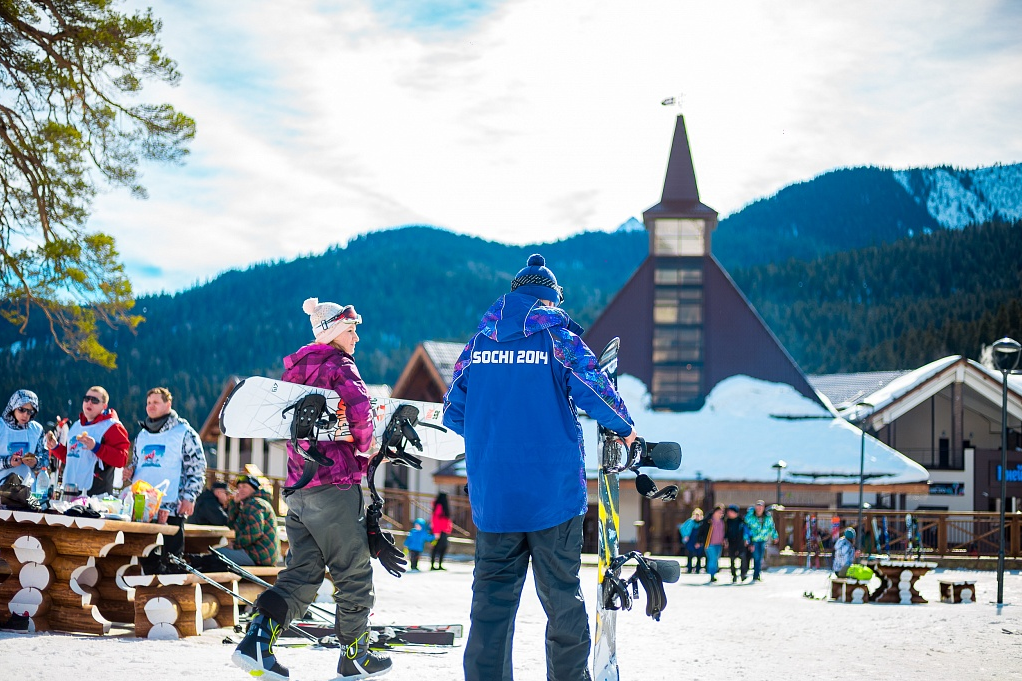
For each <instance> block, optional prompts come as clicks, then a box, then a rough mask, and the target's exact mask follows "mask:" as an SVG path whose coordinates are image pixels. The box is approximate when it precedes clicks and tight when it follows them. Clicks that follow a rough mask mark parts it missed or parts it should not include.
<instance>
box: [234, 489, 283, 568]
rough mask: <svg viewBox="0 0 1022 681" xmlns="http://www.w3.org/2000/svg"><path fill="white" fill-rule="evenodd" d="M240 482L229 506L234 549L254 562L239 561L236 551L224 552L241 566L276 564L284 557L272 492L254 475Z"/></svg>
mask: <svg viewBox="0 0 1022 681" xmlns="http://www.w3.org/2000/svg"><path fill="white" fill-rule="evenodd" d="M237 483H238V487H237V489H236V490H235V492H234V498H233V499H231V502H230V504H229V505H228V507H227V526H228V527H229V528H231V529H232V530H234V542H233V544H232V547H231V548H233V549H235V550H240V551H243V552H244V553H245V555H246V556H247V557H248V558H249V559H250V560H251V562H246V561H244V560H237V558H236V557H235V556H237V555H238V554H237V553H236V551H235V552H227V551H224V554H225V555H226V556H227V557H228V558H231V559H232V560H234V562H236V563H238V564H239V565H274V564H276V562H277V559H278V558H279V557H280V542H279V541H278V540H277V513H276V512H275V511H274V510H273V503H272V501H271V499H270V495H269V494H267V492H266V490H264V489H262V488H261V486H260V485H259V481H258V480H256V479H255V478H253V477H251V476H248V475H241V476H238V480H237Z"/></svg>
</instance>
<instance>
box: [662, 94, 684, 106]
mask: <svg viewBox="0 0 1022 681" xmlns="http://www.w3.org/2000/svg"><path fill="white" fill-rule="evenodd" d="M681 97H682V95H677V96H676V97H668V98H667V99H665V100H663V101H662V102H660V105H661V106H676V107H678V108H679V109H680V108H681Z"/></svg>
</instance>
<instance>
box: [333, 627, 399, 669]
mask: <svg viewBox="0 0 1022 681" xmlns="http://www.w3.org/2000/svg"><path fill="white" fill-rule="evenodd" d="M342 645H343V644H342ZM392 666H394V663H393V662H391V661H390V658H389V657H388V656H386V655H383V654H382V653H378V652H376V651H374V650H369V632H368V631H367V632H365V633H364V634H362V635H361V636H359V637H358V638H357V639H355V640H354V641H353V642H352V643H350V644H348V645H347V646H346V647H345V648H344V649H343V650H341V659H340V661H339V662H338V663H337V675H338V676H337V678H338V679H345V680H347V679H369V678H375V677H377V676H383V675H384V674H386V673H387V672H389V671H390V668H391V667H392Z"/></svg>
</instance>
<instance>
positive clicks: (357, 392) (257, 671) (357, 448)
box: [232, 298, 403, 681]
mask: <svg viewBox="0 0 1022 681" xmlns="http://www.w3.org/2000/svg"><path fill="white" fill-rule="evenodd" d="M302 309H303V310H304V311H305V313H306V314H308V315H309V321H310V322H311V324H312V332H313V334H314V335H315V337H316V340H315V342H314V343H311V344H309V345H306V346H305V347H303V348H301V349H299V350H298V352H296V353H294V354H293V355H289V356H287V357H285V358H284V375H283V380H285V381H290V382H292V383H302V384H304V385H311V386H316V387H319V388H329V389H331V390H334V391H335V392H337V394H338V395H340V398H341V400H342V401H343V402H344V405H345V408H346V410H347V411H346V418H347V421H348V424H349V426H350V430H351V441H349V442H334V441H329V442H328V441H324V442H319V443H318V448H319V451H320V453H321V454H323V455H324V456H325V457H327V458H329V459H331V460H332V461H333V462H334V463H333V465H332V466H321V467H320V468H319V470H318V471H317V472H316V474H315V476H314V477H313V478H312V481H311V482H310V483H309V484H308V485H307V486H305V487H302V488H300V489H297V490H295V491H294V492H293V493H291V494H289V495H288V496H287V505H288V514H287V519H286V521H285V527H286V528H287V538H288V541H289V542H290V546H289V552H288V556H287V560H286V567H285V569H284V570H283V571H282V572H281V573H280V575H279V576H278V577H277V582H276V584H275V585H274V586H273V588H271V589H267V590H266V591H264V592H263V593H262V594H261V595H260V596H259V599H258V600H257V601H256V606H257V608H258V611H259V613H258V614H257V615H256V617H254V618H253V619H252V622H251V624H249V628H248V633H247V634H246V635H245V638H244V639H243V640H242V641H241V643H240V644H238V647H237V649H236V650H235V651H234V657H233V658H232V659H233V661H234V663H235V664H236V665H238V666H239V667H241V668H242V669H245V670H247V671H249V673H251V674H252V675H253V676H259V677H260V678H262V679H271V680H273V681H281V680H282V679H287V678H288V671H287V669H286V668H285V667H284V666H282V665H281V664H280V663H279V662H278V661H277V660H276V657H275V656H274V652H273V644H274V643H275V642H276V640H277V636H278V635H280V632H281V631H282V630H283V629H284V628H285V627H286V626H287V625H288V624H289V623H290V622H291V621H292V620H293V619H296V618H297V619H300V618H301V617H302V616H304V614H305V611H306V609H307V608H308V607H309V604H310V603H312V602H313V600H315V598H316V593H317V592H318V591H319V588H320V585H321V584H322V583H323V578H324V577H325V569H326V568H328V567H329V568H330V578H331V579H332V580H333V583H334V586H335V589H334V600H335V602H336V603H337V619H336V623H335V630H336V632H337V638H338V640H339V641H340V643H341V644H342V649H341V657H340V661H339V662H338V663H337V673H338V674H339V675H340V676H339V678H341V679H360V678H366V677H369V676H379V675H381V674H385V673H386V672H387V671H389V670H390V668H391V666H392V662H391V660H390V658H388V657H387V656H385V655H381V654H380V653H377V652H375V651H371V650H369V612H370V610H371V609H372V607H373V602H374V600H375V598H374V594H373V568H372V566H371V565H370V563H369V558H370V546H369V539H368V536H367V535H366V522H365V513H364V507H363V499H362V488H361V486H360V483H361V482H362V476H363V475H364V474H365V473H366V470H367V468H368V463H369V460H368V458H367V457H368V456H369V452H370V451H371V447H372V439H373V424H372V414H371V408H370V404H369V394H368V393H367V392H366V385H365V383H364V382H363V381H362V377H361V376H360V375H359V373H358V368H357V367H356V366H355V361H354V359H352V355H353V354H354V353H355V344H356V343H357V342H358V333H357V331H356V329H355V327H356V326H357V325H358V324H361V323H362V317H361V316H360V315H359V314H358V313H357V312H355V308H354V307H353V306H351V305H347V306H344V307H342V306H340V305H337V304H336V303H320V302H319V301H318V300H317V299H316V298H309V299H308V300H306V301H305V304H304V305H303V306H302ZM287 449H288V466H287V485H288V486H289V487H291V486H294V485H295V483H297V482H298V481H299V479H300V478H301V476H302V472H303V468H304V466H305V459H304V458H303V457H302V456H301V454H299V453H298V452H295V451H294V447H293V446H292V445H291V443H288V445H287ZM402 560H403V558H402Z"/></svg>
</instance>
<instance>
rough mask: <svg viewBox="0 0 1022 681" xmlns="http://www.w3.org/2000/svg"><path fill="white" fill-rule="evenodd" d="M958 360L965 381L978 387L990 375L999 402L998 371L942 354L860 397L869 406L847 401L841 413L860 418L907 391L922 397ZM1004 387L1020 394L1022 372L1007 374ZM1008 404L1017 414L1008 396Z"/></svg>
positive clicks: (933, 389)
mask: <svg viewBox="0 0 1022 681" xmlns="http://www.w3.org/2000/svg"><path fill="white" fill-rule="evenodd" d="M959 363H962V364H963V365H964V367H965V369H966V371H965V374H966V375H965V376H963V377H962V378H963V380H964V381H965V382H966V383H967V384H968V383H970V381H972V380H975V384H974V387H978V385H977V384H978V383H980V382H982V377H984V376H985V377H987V378H989V379H990V383H989V386H990V387H991V390H992V392H991V391H988V393H989V398H990V399H991V400H992V401H994V402H996V403H997V404H999V403H1000V401H1001V398H1000V392H1001V387H1000V386H1001V372H999V371H995V370H993V369H989V368H987V367H985V366H983V365H982V364H980V363H979V362H977V361H975V360H972V359H968V358H965V357H963V356H962V355H951V356H950V357H944V358H942V359H938V360H936V361H933V362H930V363H929V364H925V365H923V366H921V367H919V368H918V369H915V370H914V371H909V372H907V373H905V374H903V375H901V376H899V377H898V378H896V379H894V380H893V381H891V382H890V383H888V384H887V385H885V386H883V387H882V388H880V389H879V390H876V391H875V392H873V393H870V394H869V395H866V396H865V397H864V398H863V399H861V400H860V401H861V402H866V403H868V404H871V405H873V407H872V408H870V407H866V406H862V407H856V406H855V405H848V406H847V407H846V408H845V409H844V410H842V412H841V415H842V416H843V417H844V418H847V419H848V420H850V421H858V420H859V419H861V418H865V417H867V416H869V415H870V413H873V414H879V413H880V412H882V411H883V410H885V409H887V408H888V407H891V406H892V405H895V404H896V403H897V402H899V400H903V398H905V397H906V396H907V395H909V394H910V393H913V392H915V393H918V394H917V395H916V400H918V399H921V398H923V397H929V395H930V394H931V393H932V392H937V391H939V390H940V389H942V388H943V387H944V386H943V382H946V381H949V380H952V379H951V377H950V376H949V375H947V374H946V373H945V372H947V370H948V369H949V368H951V367H953V366H954V365H956V364H959ZM970 373H971V374H972V376H971V377H970V376H969V374H970ZM942 374H943V375H944V381H943V382H940V385H938V384H936V383H935V384H933V385H932V387H931V388H930V389H929V390H927V389H926V387H925V386H926V383H927V382H929V381H932V380H933V379H934V378H935V377H939V376H941V375H942ZM994 387H995V388H996V389H995V390H994V389H993V388H994ZM1008 388H1009V390H1010V391H1012V392H1014V393H1015V394H1016V395H1022V374H1015V375H1010V376H1008ZM906 406H907V405H906ZM1008 408H1009V412H1010V413H1011V414H1012V416H1014V417H1017V416H1018V415H1017V414H1016V413H1015V411H1016V407H1015V404H1014V403H1013V402H1012V401H1011V400H1009V407H1008ZM890 420H893V418H890V417H889V418H887V419H886V420H885V421H883V422H885V423H886V422H888V421H890ZM874 425H877V424H874Z"/></svg>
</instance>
